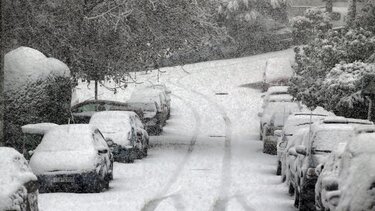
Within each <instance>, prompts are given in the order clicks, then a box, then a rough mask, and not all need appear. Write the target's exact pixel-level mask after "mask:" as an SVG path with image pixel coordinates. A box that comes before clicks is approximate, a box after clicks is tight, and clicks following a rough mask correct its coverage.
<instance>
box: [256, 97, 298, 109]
mask: <svg viewBox="0 0 375 211" xmlns="http://www.w3.org/2000/svg"><path fill="white" fill-rule="evenodd" d="M292 101H293V96H292V95H290V94H279V95H270V96H269V97H268V98H267V99H266V98H265V99H264V100H263V105H262V108H263V109H264V108H265V107H267V105H268V103H274V102H292Z"/></svg>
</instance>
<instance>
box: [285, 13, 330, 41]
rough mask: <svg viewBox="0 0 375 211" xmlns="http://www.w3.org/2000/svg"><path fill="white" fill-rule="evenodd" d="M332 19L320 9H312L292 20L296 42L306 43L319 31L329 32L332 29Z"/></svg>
mask: <svg viewBox="0 0 375 211" xmlns="http://www.w3.org/2000/svg"><path fill="white" fill-rule="evenodd" d="M329 21H330V17H329V15H328V14H327V13H325V12H323V11H322V10H321V9H319V8H311V9H307V10H306V11H305V14H304V15H303V16H297V17H294V18H292V19H291V21H290V22H291V26H292V32H293V39H294V42H295V43H297V44H301V43H306V42H308V41H309V40H311V39H313V37H314V36H315V35H316V34H317V32H318V31H322V32H327V31H328V30H329V29H331V28H332V24H330V23H329Z"/></svg>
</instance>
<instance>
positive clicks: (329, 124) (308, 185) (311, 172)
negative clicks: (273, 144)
mask: <svg viewBox="0 0 375 211" xmlns="http://www.w3.org/2000/svg"><path fill="white" fill-rule="evenodd" d="M371 124H373V123H372V122H370V121H367V120H356V119H347V118H343V117H327V118H325V119H324V120H322V121H320V122H316V123H314V124H313V125H312V127H311V130H310V134H309V136H307V138H306V139H304V140H303V141H302V144H301V145H299V146H295V147H294V150H295V152H296V154H295V155H296V156H298V158H297V161H296V162H297V164H296V166H297V173H296V174H295V175H298V176H297V177H296V180H294V181H293V180H290V182H291V183H292V184H293V186H294V190H295V206H296V207H298V209H299V210H314V209H315V184H316V181H317V175H316V172H315V168H316V167H317V166H318V165H319V164H320V163H324V162H325V161H326V160H327V157H328V156H329V153H331V152H332V150H334V149H335V147H336V146H337V145H338V144H339V143H345V142H348V141H349V140H350V139H351V137H352V136H353V134H354V129H353V125H371ZM289 150H290V151H291V149H289ZM292 181H293V182H292Z"/></svg>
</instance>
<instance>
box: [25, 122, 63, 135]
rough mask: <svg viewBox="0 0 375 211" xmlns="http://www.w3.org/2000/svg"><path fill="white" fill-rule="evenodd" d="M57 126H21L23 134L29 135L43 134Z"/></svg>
mask: <svg viewBox="0 0 375 211" xmlns="http://www.w3.org/2000/svg"><path fill="white" fill-rule="evenodd" d="M56 126H57V124H55V123H50V122H43V123H37V124H27V125H24V126H22V127H21V128H22V132H23V133H30V134H41V135H43V134H45V133H46V132H47V131H49V130H51V129H52V128H54V127H56Z"/></svg>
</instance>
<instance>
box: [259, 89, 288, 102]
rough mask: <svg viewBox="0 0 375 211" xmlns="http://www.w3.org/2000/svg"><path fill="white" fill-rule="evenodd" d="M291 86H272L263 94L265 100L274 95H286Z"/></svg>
mask: <svg viewBox="0 0 375 211" xmlns="http://www.w3.org/2000/svg"><path fill="white" fill-rule="evenodd" d="M288 89H289V86H271V87H269V88H268V90H267V92H265V93H264V94H262V98H263V102H265V101H268V99H269V98H270V97H271V96H273V95H284V94H289V93H288Z"/></svg>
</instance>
